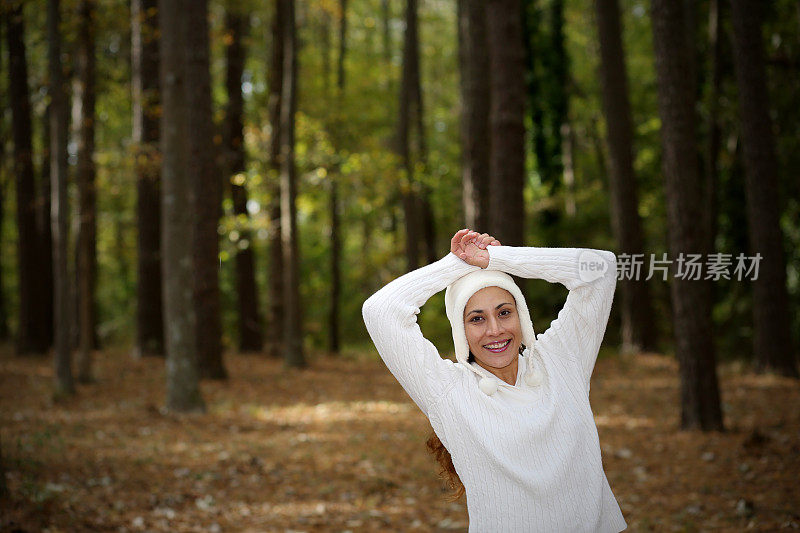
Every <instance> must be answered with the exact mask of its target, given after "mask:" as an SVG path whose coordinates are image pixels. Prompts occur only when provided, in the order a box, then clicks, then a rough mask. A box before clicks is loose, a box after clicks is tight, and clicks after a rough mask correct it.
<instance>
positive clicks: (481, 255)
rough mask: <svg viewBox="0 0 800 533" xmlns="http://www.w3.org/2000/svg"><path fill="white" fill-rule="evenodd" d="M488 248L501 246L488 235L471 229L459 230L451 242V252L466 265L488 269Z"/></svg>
mask: <svg viewBox="0 0 800 533" xmlns="http://www.w3.org/2000/svg"><path fill="white" fill-rule="evenodd" d="M487 246H500V241H498V240H497V239H495V238H494V237H492V236H491V235H489V234H488V233H478V232H477V231H472V230H470V229H469V228H465V229H462V230H458V231H457V232H456V233H455V235H453V238H452V239H451V240H450V251H451V252H452V253H453V254H455V256H456V257H459V258H461V259H462V260H463V261H464V262H465V263H467V264H470V265H473V266H478V267H481V268H486V267H488V266H489V252H487V251H486V247H487Z"/></svg>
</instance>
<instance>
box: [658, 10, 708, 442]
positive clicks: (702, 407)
mask: <svg viewBox="0 0 800 533" xmlns="http://www.w3.org/2000/svg"><path fill="white" fill-rule="evenodd" d="M652 21H653V43H654V49H655V56H656V75H657V80H658V101H659V114H660V116H661V123H662V127H661V135H662V147H663V154H662V166H663V172H664V180H665V190H666V200H667V221H668V225H669V249H670V254H671V256H672V258H673V260H676V259H677V258H678V257H679V254H700V255H701V257H703V256H704V255H705V254H707V253H708V251H709V250H710V242H709V239H708V235H707V234H706V231H705V225H704V224H702V223H701V224H698V222H697V221H702V220H703V212H702V208H703V205H704V203H703V194H702V193H703V191H702V186H701V182H700V179H699V178H700V175H699V170H698V161H697V154H696V150H695V145H694V140H695V138H696V137H695V120H696V119H695V115H694V83H693V81H694V80H693V79H692V78H691V76H690V74H691V72H692V68H691V56H690V54H692V53H693V51H692V50H693V49H692V43H690V42H687V32H686V31H685V27H686V26H685V16H684V13H683V2H674V1H673V0H653V1H652ZM671 293H672V311H673V328H674V331H675V332H676V339H675V351H676V354H677V356H678V362H679V365H680V378H681V427H682V428H684V429H702V430H705V431H707V430H721V429H723V422H722V411H721V409H720V399H719V386H718V384H717V373H716V360H715V349H714V342H713V334H712V322H711V298H710V295H711V293H710V284H709V282H707V281H701V280H690V279H683V278H681V277H678V276H675V277H674V279H673V280H672V285H671Z"/></svg>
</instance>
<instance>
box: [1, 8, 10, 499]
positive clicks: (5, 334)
mask: <svg viewBox="0 0 800 533" xmlns="http://www.w3.org/2000/svg"><path fill="white" fill-rule="evenodd" d="M7 15H8V13H7V12H0V23H2V25H5V26H7V24H6V23H5V20H6V18H7ZM2 43H3V40H2V39H0V57H2V50H3V44H2ZM7 94H8V93H6V95H7ZM4 96H5V95H3V96H0V107H3V108H5V106H6V105H7V104H6V100H5V98H6V97H7V96H5V97H4ZM7 137H9V135H8V132H7V131H6V125H5V122H3V124H2V125H0V138H3V139H5V138H7ZM0 160H2V161H3V162H2V163H0V248H2V246H3V221H4V220H5V219H4V218H3V217H4V216H5V213H4V208H5V201H6V178H5V175H6V168H7V167H6V164H5V162H6V161H7V159H6V145H5V143H2V146H0ZM2 274H3V273H2V269H1V268H0V342H5V341H7V340H8V338H9V331H8V310H7V306H6V294H5V278H4V276H3V275H2ZM4 476H5V470H4V469H3V454H2V450H0V477H2V478H3V479H0V495H4V494H5V493H6V487H5V477H4Z"/></svg>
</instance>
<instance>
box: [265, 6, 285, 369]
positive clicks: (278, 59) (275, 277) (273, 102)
mask: <svg viewBox="0 0 800 533" xmlns="http://www.w3.org/2000/svg"><path fill="white" fill-rule="evenodd" d="M284 8H285V6H284V2H283V0H275V13H274V14H273V20H272V29H271V31H272V56H271V62H270V65H269V103H268V104H269V122H270V125H271V126H272V133H271V134H270V145H269V165H270V176H269V184H270V185H269V186H270V192H271V194H270V205H269V218H270V234H269V272H268V274H269V287H268V289H269V309H268V316H267V327H266V335H267V354H268V355H269V356H270V357H274V358H276V359H277V358H280V357H283V244H282V240H281V239H282V237H281V187H280V155H281V121H280V116H281V107H282V106H281V91H282V87H283V26H284V19H285V15H284Z"/></svg>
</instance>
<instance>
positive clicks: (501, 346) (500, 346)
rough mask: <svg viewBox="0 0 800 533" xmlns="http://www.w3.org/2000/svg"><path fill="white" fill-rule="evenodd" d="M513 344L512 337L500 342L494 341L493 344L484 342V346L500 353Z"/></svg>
mask: <svg viewBox="0 0 800 533" xmlns="http://www.w3.org/2000/svg"><path fill="white" fill-rule="evenodd" d="M509 344H511V339H506V340H504V341H500V342H493V343H491V344H484V345H483V347H484V348H486V349H487V350H489V351H490V352H492V353H500V352H502V351H503V350H505V349H506V348H507V347H508V345H509Z"/></svg>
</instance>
